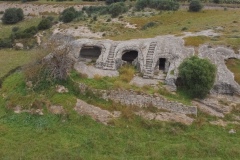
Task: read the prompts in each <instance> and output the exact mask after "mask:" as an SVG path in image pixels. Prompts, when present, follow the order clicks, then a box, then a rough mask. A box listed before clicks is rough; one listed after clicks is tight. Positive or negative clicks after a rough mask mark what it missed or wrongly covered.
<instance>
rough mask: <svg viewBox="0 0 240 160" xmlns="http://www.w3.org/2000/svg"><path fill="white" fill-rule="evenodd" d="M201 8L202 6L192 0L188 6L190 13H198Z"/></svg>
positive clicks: (195, 0) (197, 0) (196, 0)
mask: <svg viewBox="0 0 240 160" xmlns="http://www.w3.org/2000/svg"><path fill="white" fill-rule="evenodd" d="M202 8H203V6H202V4H201V2H200V1H199V0H192V1H191V2H190V4H189V11H190V12H199V11H200V10H201V9H202Z"/></svg>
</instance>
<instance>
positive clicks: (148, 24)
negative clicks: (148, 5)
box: [142, 22, 157, 30]
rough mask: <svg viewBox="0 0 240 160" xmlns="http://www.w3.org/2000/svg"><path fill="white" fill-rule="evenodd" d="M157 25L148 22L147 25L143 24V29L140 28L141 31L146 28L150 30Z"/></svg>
mask: <svg viewBox="0 0 240 160" xmlns="http://www.w3.org/2000/svg"><path fill="white" fill-rule="evenodd" d="M156 25H157V24H156V23H155V22H149V23H147V24H145V25H144V26H143V27H142V30H146V29H148V28H151V27H154V26H156Z"/></svg>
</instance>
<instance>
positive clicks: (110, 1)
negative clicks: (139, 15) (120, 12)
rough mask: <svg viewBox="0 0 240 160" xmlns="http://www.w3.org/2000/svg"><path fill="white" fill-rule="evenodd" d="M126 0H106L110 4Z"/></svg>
mask: <svg viewBox="0 0 240 160" xmlns="http://www.w3.org/2000/svg"><path fill="white" fill-rule="evenodd" d="M125 1H126V0H105V3H106V4H107V5H110V4H112V3H117V2H125Z"/></svg>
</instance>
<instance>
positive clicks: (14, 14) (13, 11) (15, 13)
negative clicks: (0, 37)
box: [2, 8, 24, 24]
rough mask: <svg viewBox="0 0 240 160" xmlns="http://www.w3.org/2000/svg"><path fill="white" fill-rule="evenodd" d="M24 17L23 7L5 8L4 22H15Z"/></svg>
mask: <svg viewBox="0 0 240 160" xmlns="http://www.w3.org/2000/svg"><path fill="white" fill-rule="evenodd" d="M23 18H24V15H23V10H22V9H21V8H8V9H6V10H5V12H4V14H3V17H2V22H3V23H5V24H15V23H17V22H19V21H22V20H23Z"/></svg>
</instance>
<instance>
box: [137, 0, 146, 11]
mask: <svg viewBox="0 0 240 160" xmlns="http://www.w3.org/2000/svg"><path fill="white" fill-rule="evenodd" d="M148 5H149V0H138V1H137V2H136V5H135V8H136V9H137V10H138V11H140V10H143V9H144V8H145V7H148Z"/></svg>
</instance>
